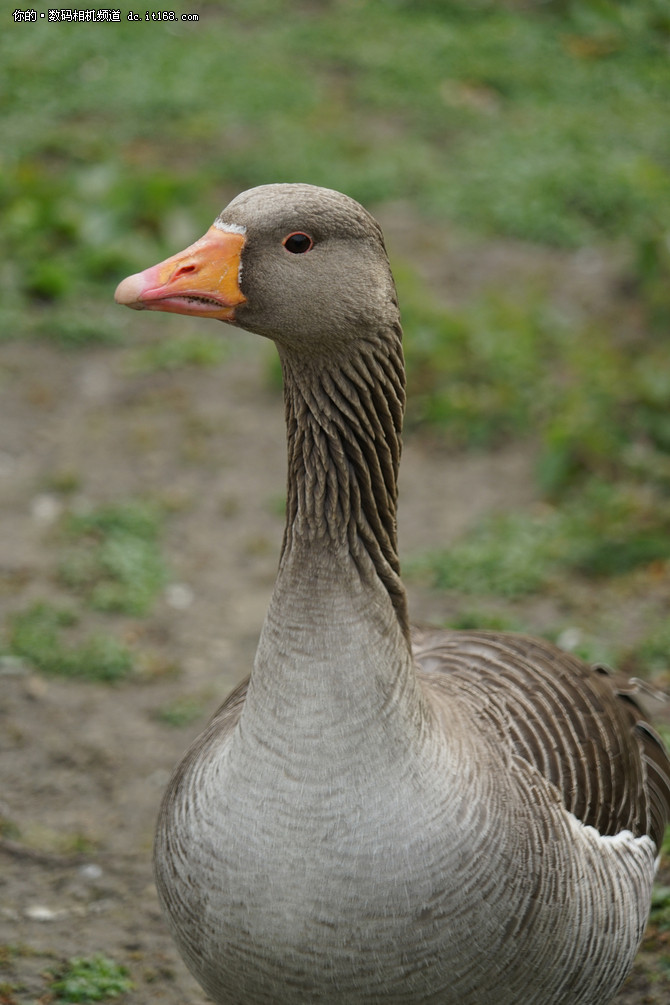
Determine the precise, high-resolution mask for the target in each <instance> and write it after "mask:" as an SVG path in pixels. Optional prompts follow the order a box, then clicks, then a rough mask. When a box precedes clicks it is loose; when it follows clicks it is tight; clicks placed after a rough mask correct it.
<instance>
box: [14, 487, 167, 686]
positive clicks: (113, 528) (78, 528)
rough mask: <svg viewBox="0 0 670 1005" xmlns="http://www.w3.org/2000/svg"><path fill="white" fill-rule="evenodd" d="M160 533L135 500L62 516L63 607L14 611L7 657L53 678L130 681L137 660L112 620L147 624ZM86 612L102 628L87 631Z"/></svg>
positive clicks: (157, 575) (159, 560)
mask: <svg viewBox="0 0 670 1005" xmlns="http://www.w3.org/2000/svg"><path fill="white" fill-rule="evenodd" d="M65 484H66V485H69V484H70V480H69V479H67V480H66V482H65ZM161 529H162V517H161V515H160V513H159V512H158V510H157V509H156V508H155V507H152V506H150V505H148V504H146V503H143V502H139V501H135V500H132V501H124V502H118V503H113V504H108V505H104V506H100V507H98V508H97V509H94V510H92V511H91V512H89V513H85V514H74V513H70V512H66V514H65V516H64V517H63V519H62V521H61V531H60V536H59V537H58V538H57V541H56V543H57V544H58V546H59V547H58V550H59V557H58V559H57V568H58V578H59V582H60V585H61V586H62V587H64V588H65V590H66V591H67V593H68V595H69V600H68V603H67V604H63V603H61V602H59V603H53V602H51V601H47V600H38V601H36V602H34V603H32V604H30V605H29V606H28V607H26V608H25V609H23V610H20V611H18V612H15V613H14V614H13V615H12V616H11V617H10V618H9V619H8V622H7V630H6V644H5V651H6V653H7V655H9V656H10V657H11V656H14V657H19V658H20V659H22V660H25V661H27V662H28V663H29V664H30V665H31V666H33V667H35V668H36V669H37V670H39V671H41V672H42V673H45V674H50V675H54V676H61V677H77V678H81V679H84V680H89V681H99V682H107V683H109V682H114V681H118V680H121V679H123V678H125V677H128V676H129V675H130V674H131V673H132V671H133V668H134V664H135V656H134V654H133V652H132V651H131V649H129V648H128V646H127V645H126V644H125V643H123V642H121V641H120V640H119V638H118V637H117V636H118V630H119V626H118V622H117V621H116V620H115V618H117V617H118V616H119V615H123V616H129V617H133V618H143V617H147V616H148V615H149V614H150V613H151V611H152V608H153V606H154V604H155V601H156V599H157V597H158V595H159V594H160V592H161V591H162V590H163V588H164V586H165V583H166V580H167V572H166V566H165V563H164V560H163V557H162V551H161V547H160V535H161ZM91 611H96V612H99V615H102V618H100V617H99V618H98V621H100V620H102V621H103V622H104V623H105V627H103V628H102V629H101V628H99V627H98V628H96V629H95V630H92V629H89V628H88V625H89V623H90V622H91V620H92V618H91V614H90V612H91ZM107 626H108V627H107Z"/></svg>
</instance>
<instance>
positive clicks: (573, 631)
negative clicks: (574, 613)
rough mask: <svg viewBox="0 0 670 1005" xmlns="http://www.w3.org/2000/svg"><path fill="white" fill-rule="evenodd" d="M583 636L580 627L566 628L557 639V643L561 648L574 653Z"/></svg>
mask: <svg viewBox="0 0 670 1005" xmlns="http://www.w3.org/2000/svg"><path fill="white" fill-rule="evenodd" d="M582 638H583V636H582V631H581V629H580V628H564V629H563V631H562V632H561V634H560V635H559V636H558V638H557V639H556V645H557V646H558V647H559V649H565V650H566V651H567V652H569V653H573V652H574V651H575V649H576V648H577V646H578V645H579V643H580V642H581V641H582Z"/></svg>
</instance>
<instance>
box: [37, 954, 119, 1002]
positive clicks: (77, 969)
mask: <svg viewBox="0 0 670 1005" xmlns="http://www.w3.org/2000/svg"><path fill="white" fill-rule="evenodd" d="M131 989H132V984H131V982H130V980H129V979H128V977H127V971H126V969H125V967H122V966H119V964H118V963H115V962H114V960H110V959H108V958H107V957H106V956H102V955H100V954H98V955H96V956H91V957H75V958H73V959H71V960H69V961H68V963H67V964H66V966H65V967H64V968H63V970H62V972H61V973H60V974H58V975H57V976H56V979H55V980H54V981H53V982H52V984H51V990H52V992H53V994H54V998H55V1000H56V1001H58V1002H68V1003H73V1002H83V1003H88V1002H102V1001H109V1000H110V999H112V998H118V997H119V995H123V994H125V993H126V992H127V991H130V990H131Z"/></svg>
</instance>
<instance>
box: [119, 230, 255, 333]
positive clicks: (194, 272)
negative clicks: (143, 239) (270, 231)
mask: <svg viewBox="0 0 670 1005" xmlns="http://www.w3.org/2000/svg"><path fill="white" fill-rule="evenodd" d="M243 247H244V237H243V235H241V234H231V233H228V232H227V231H224V230H219V228H218V227H215V226H212V227H210V228H209V230H208V231H207V233H206V234H205V236H204V237H201V238H200V240H199V241H196V242H195V244H192V245H191V246H190V247H189V248H186V250H185V251H180V252H179V254H178V255H173V256H172V258H166V260H165V261H164V262H161V263H160V265H152V267H151V268H150V269H145V270H144V272H138V273H136V274H135V275H134V276H128V278H127V279H124V280H123V282H121V283H119V285H118V286H117V288H116V293H115V294H114V299H115V300H116V302H117V303H118V304H125V306H126V307H132V308H133V310H136V311H144V310H148V311H168V312H169V313H171V314H191V315H193V316H195V317H198V318H217V319H218V320H219V321H233V320H234V319H235V308H236V307H237V306H239V304H243V303H245V301H246V297H245V296H244V294H243V293H242V291H241V290H240V285H239V274H240V256H241V254H242V248H243Z"/></svg>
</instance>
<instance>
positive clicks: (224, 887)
mask: <svg viewBox="0 0 670 1005" xmlns="http://www.w3.org/2000/svg"><path fill="white" fill-rule="evenodd" d="M295 233H299V234H301V235H305V236H304V238H300V240H298V241H297V242H296V241H293V242H291V241H289V238H290V237H291V236H292V235H294V234H295ZM212 262H216V263H221V264H220V265H219V264H217V266H216V269H215V268H214V267H213V265H212ZM219 274H220V279H219V278H218V277H219ZM117 299H118V300H119V301H120V302H122V303H126V304H128V305H129V306H133V307H137V308H150V309H158V310H171V311H178V312H182V313H191V314H199V315H204V316H207V315H208V314H209V315H210V316H212V317H216V318H219V319H221V320H223V321H225V322H226V323H228V324H231V325H234V326H237V327H238V328H241V329H246V330H249V331H252V332H256V333H257V334H260V335H263V336H265V337H268V338H271V339H272V340H273V341H274V342H275V343H276V345H277V349H278V351H279V355H280V358H281V363H282V370H283V375H284V389H285V404H286V425H287V441H288V491H287V520H286V530H285V534H284V540H283V545H282V551H281V557H280V561H279V569H278V574H277V581H276V584H275V588H274V591H273V595H272V599H271V602H270V606H269V610H268V613H267V616H266V619H265V622H264V625H263V629H262V633H261V638H260V642H259V646H258V652H257V654H256V659H255V661H254V667H253V670H252V673H251V677H250V680H249V681H248V682H245V683H244V684H242V685H240V686H239V687H238V688H237V689H236V690H235V691H234V692H233V694H232V695H231V696H230V697H229V698H228V699H227V700H226V702H224V704H223V705H222V707H221V708H220V709H219V711H218V712H217V713H216V715H215V716H214V718H213V719H212V721H211V723H210V724H209V726H208V727H207V729H206V730H205V731H204V733H203V734H202V735H201V736H200V737H199V738H198V739H197V740H196V742H195V743H194V744H193V746H192V747H191V749H190V750H189V751H188V752H187V754H186V756H185V757H184V759H183V761H182V762H181V764H180V765H179V766H178V768H177V770H176V771H175V774H174V775H173V778H172V780H171V782H170V784H169V786H168V789H167V792H166V794H165V798H164V800H163V804H162V808H161V812H160V818H159V823H158V828H157V836H156V845H155V869H156V881H157V885H158V890H159V895H160V898H161V902H162V904H163V906H164V909H165V912H166V916H167V918H168V921H169V923H170V926H171V928H172V931H173V933H174V936H175V939H176V941H177V944H178V946H179V948H180V950H181V952H182V954H183V956H184V959H185V960H186V962H187V964H188V966H189V967H190V968H191V969H192V971H193V973H194V974H195V976H196V977H197V978H198V980H199V981H200V982H201V984H202V985H203V987H204V988H205V989H206V991H207V992H208V994H209V995H210V996H211V997H212V998H213V999H214V1001H215V1002H217V1003H220V1005H224V1003H229V1005H256V1003H277V1005H298V1003H300V1005H303V1003H305V1002H324V1003H331V1005H337V1003H339V1005H363V1003H366V1005H372V1003H382V1002H383V1003H390V1005H394V1003H398V1005H399V1003H428V1002H431V1003H439V1005H490V1003H491V1002H496V1005H521V1003H523V1005H568V1003H570V1005H606V1003H607V1002H610V1001H611V999H612V998H613V996H614V995H615V993H616V991H617V989H618V988H619V987H620V985H621V983H622V981H623V980H624V978H625V976H626V974H627V972H628V970H629V969H630V966H631V964H632V961H633V958H634V955H635V952H636V949H637V947H638V945H639V942H640V939H641V937H642V933H643V930H644V925H645V922H646V917H647V913H648V910H649V903H650V897H651V888H652V883H653V878H654V872H655V860H656V857H657V855H658V850H659V847H660V842H661V839H662V835H663V830H664V828H665V825H666V822H667V820H668V815H669V812H670V781H669V778H670V762H669V760H668V756H667V753H666V751H665V749H664V748H663V745H662V743H661V742H660V740H659V739H658V737H657V736H656V734H655V733H654V732H653V730H652V729H651V727H650V726H649V725H648V724H646V723H645V721H644V717H643V715H642V713H641V711H640V709H639V708H638V706H637V703H636V702H635V699H634V696H633V695H631V694H627V693H620V694H617V692H616V691H615V689H614V688H613V687H612V686H611V683H610V681H609V679H608V678H607V676H606V675H605V674H603V673H601V672H600V671H599V670H598V669H596V668H589V667H587V666H585V665H584V664H583V663H581V662H580V661H579V660H577V659H575V658H573V657H572V656H570V655H568V654H566V653H564V652H562V651H560V650H559V649H557V648H556V647H554V646H552V645H550V644H549V643H546V642H541V641H538V640H533V639H529V638H525V637H523V636H516V635H509V634H498V633H486V632H447V631H432V630H424V629H421V630H418V629H415V630H412V632H411V636H410V629H409V622H408V616H407V602H406V596H405V591H404V589H403V586H402V581H401V579H400V568H399V563H398V554H397V543H396V502H397V476H398V465H399V460H400V433H401V425H402V413H403V408H404V395H405V390H404V370H403V365H402V347H401V329H400V321H399V312H398V304H397V299H396V294H395V288H394V285H393V280H392V277H391V274H390V270H389V268H388V261H387V258H386V253H385V249H384V244H383V238H382V235H381V231H380V229H379V226H378V224H377V223H376V222H375V221H374V220H373V218H372V217H371V216H370V215H369V214H368V213H367V212H366V211H365V210H364V209H362V207H360V206H359V205H358V204H357V203H355V202H353V200H351V199H348V198H347V197H345V196H342V195H340V194H338V193H335V192H332V191H330V190H325V189H318V188H314V187H312V186H306V185H272V186H262V187H260V188H258V189H253V190H251V191H250V192H247V193H243V194H242V195H241V196H239V197H238V198H237V199H235V200H233V202H232V203H231V204H230V206H229V207H227V208H226V210H224V211H223V213H222V214H221V216H220V217H219V218H218V220H217V221H216V223H215V225H214V227H213V228H211V229H210V231H209V232H208V235H206V237H205V238H204V239H203V240H202V241H201V242H197V243H196V244H195V245H193V246H192V247H191V248H189V249H187V251H186V252H184V253H183V254H181V255H178V256H175V257H174V258H173V259H169V260H168V261H167V262H166V263H162V265H161V266H155V267H153V268H152V269H149V270H147V271H146V272H145V273H142V274H141V275H138V276H134V277H130V278H129V279H128V280H125V281H124V283H122V284H121V286H120V287H119V290H118V291H117Z"/></svg>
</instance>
